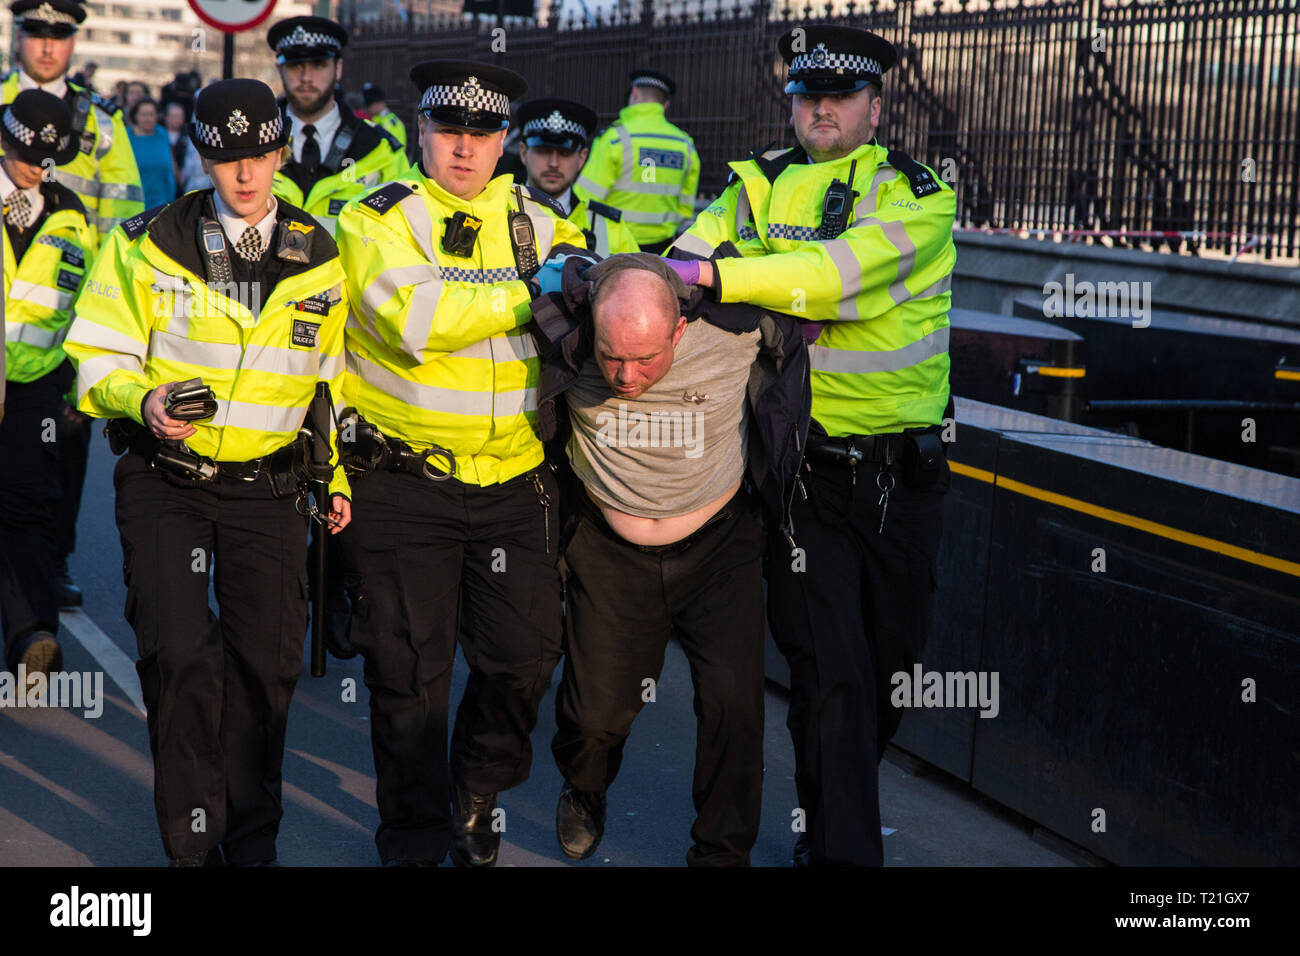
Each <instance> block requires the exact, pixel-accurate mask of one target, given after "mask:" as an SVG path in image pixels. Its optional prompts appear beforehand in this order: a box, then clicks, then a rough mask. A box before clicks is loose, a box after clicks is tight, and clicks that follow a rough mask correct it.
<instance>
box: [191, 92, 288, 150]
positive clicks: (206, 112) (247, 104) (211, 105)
mask: <svg viewBox="0 0 1300 956" xmlns="http://www.w3.org/2000/svg"><path fill="white" fill-rule="evenodd" d="M288 138H289V134H288V131H287V130H286V129H285V128H284V117H283V116H282V115H281V114H280V107H279V104H277V103H276V101H275V93H273V92H272V91H271V88H270V87H269V86H267V85H266V84H265V83H263V82H262V81H261V80H247V79H243V80H218V81H216V82H215V83H211V84H209V85H208V86H205V87H204V88H203V89H202V91H200V93H199V95H198V99H196V100H195V101H194V119H193V120H192V121H191V122H190V140H191V141H193V143H194V148H195V149H196V150H198V153H199V155H200V156H202V157H203V158H204V159H210V160H212V161H214V162H218V163H228V162H231V161H232V160H236V159H243V158H244V157H246V156H260V155H261V154H262V153H269V152H271V151H272V150H276V149H280V148H282V147H283V146H284V144H285V143H286V142H288Z"/></svg>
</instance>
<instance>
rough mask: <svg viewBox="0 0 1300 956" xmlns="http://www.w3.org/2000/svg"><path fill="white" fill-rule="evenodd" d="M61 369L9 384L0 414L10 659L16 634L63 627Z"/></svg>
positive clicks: (1, 539)
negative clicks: (58, 588)
mask: <svg viewBox="0 0 1300 956" xmlns="http://www.w3.org/2000/svg"><path fill="white" fill-rule="evenodd" d="M65 381H66V377H65V375H64V373H63V372H62V371H61V370H59V369H56V370H55V371H53V372H50V373H49V374H48V375H44V376H42V377H41V378H38V379H36V380H35V381H34V382H9V383H7V385H6V396H5V415H4V420H3V421H0V563H2V564H3V565H5V566H6V567H5V568H3V569H0V617H3V623H4V646H5V661H6V666H10V665H12V664H13V663H14V662H13V661H11V660H9V656H10V652H11V650H12V649H13V645H14V644H15V642H16V641H17V640H18V639H19V638H20V637H22V636H23V635H25V634H28V633H30V632H31V631H49V632H50V633H51V634H57V633H58V632H59V608H58V604H57V603H56V599H55V593H54V586H53V585H54V563H55V560H56V556H57V555H56V547H57V546H56V532H55V528H56V526H57V519H56V516H55V512H56V508H57V506H58V502H59V495H60V489H61V484H60V477H59V475H60V457H61V455H62V453H63V447H62V444H61V443H60V441H59V435H58V424H57V423H58V421H59V418H60V417H61V416H60V415H59V400H60V398H59V396H60V394H61V393H62V390H63V387H64V384H65Z"/></svg>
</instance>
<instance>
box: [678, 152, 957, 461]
mask: <svg viewBox="0 0 1300 956" xmlns="http://www.w3.org/2000/svg"><path fill="white" fill-rule="evenodd" d="M887 157H892V158H893V159H894V161H895V162H896V163H897V164H898V167H899V168H895V166H891V165H890V163H889V162H888V161H887ZM805 159H806V157H805V155H804V153H803V150H801V149H796V150H772V151H770V152H768V153H765V154H764V155H763V157H762V159H761V160H760V161H755V160H745V161H743V162H736V163H731V164H730V165H731V168H732V169H733V170H734V171H735V173H736V176H737V177H738V180H737V181H736V182H733V183H732V184H731V185H729V186H728V187H727V188H726V189H725V190H724V191H723V193H722V195H721V196H719V197H718V199H717V201H715V202H714V203H713V204H712V205H710V206H709V207H708V208H707V209H705V210H704V212H702V213H700V215H699V218H698V219H696V221H695V223H694V224H693V225H692V226H691V228H690V229H689V230H687V232H686V233H685V234H684V235H682V236H681V237H679V238H678V239H677V241H676V242H675V243H674V244H673V248H674V249H680V250H681V251H683V252H686V253H689V254H690V255H692V256H698V257H700V258H709V257H711V256H712V255H713V254H714V253H715V251H716V250H717V249H718V247H719V246H720V245H722V244H723V243H724V242H731V243H732V244H733V245H734V246H735V247H736V249H737V250H738V251H739V252H740V255H741V257H742V258H734V257H732V258H720V259H717V260H715V262H714V270H715V275H716V277H717V282H718V299H719V301H721V302H751V303H753V304H754V305H759V306H762V307H764V308H768V309H772V310H773V311H779V312H785V313H787V314H790V315H796V316H799V317H800V318H803V319H808V320H811V321H816V322H825V323H826V325H825V326H823V328H822V330H821V334H820V335H819V336H818V338H817V341H816V342H815V343H814V344H813V345H812V346H811V348H810V359H811V363H812V374H811V379H812V396H813V400H812V414H813V418H815V419H817V421H819V422H820V423H821V424H822V426H823V427H824V428H825V429H826V431H827V433H828V434H829V435H831V436H832V437H836V436H842V435H871V434H880V433H888V432H897V431H901V430H902V429H905V428H913V427H919V426H925V425H937V424H939V423H940V422H941V421H942V419H943V412H944V408H945V407H946V406H947V404H948V369H949V361H948V309H949V306H950V305H951V302H952V293H951V292H950V291H949V289H950V287H951V284H952V270H953V266H954V265H955V263H956V261H957V252H956V247H955V245H954V244H953V233H952V228H953V218H954V215H955V212H956V199H955V196H954V194H953V191H952V189H951V188H950V187H949V186H948V185H947V184H946V183H944V182H942V181H941V180H940V179H939V178H938V177H936V176H935V175H934V173H933V171H931V170H929V169H927V168H926V167H924V166H922V165H920V164H919V163H915V162H914V161H912V160H911V159H909V158H908V157H907V156H906V155H904V154H902V153H892V154H891V153H890V152H889V151H888V150H886V149H885V148H884V147H883V146H879V145H876V144H872V143H869V144H867V145H865V146H859V147H858V148H857V149H855V150H854V151H853V152H852V153H850V154H849V155H847V156H845V157H844V158H842V159H836V160H832V161H829V162H825V163H811V164H810V163H807V162H806V161H805ZM854 160H856V161H857V167H856V169H855V170H854V175H853V183H852V188H853V190H854V191H855V192H856V193H857V195H856V196H855V197H854V202H855V205H854V206H853V211H852V215H851V216H850V217H849V219H848V228H847V229H845V230H844V232H843V233H842V234H841V235H840V236H839V237H838V238H836V239H830V240H819V239H817V238H816V235H817V230H818V228H819V227H820V225H821V212H822V202H823V199H824V197H825V195H826V188H827V187H828V186H829V185H830V184H831V181H832V180H834V179H838V180H840V181H841V182H846V181H847V180H848V176H849V167H850V165H851V164H852V163H853V161H854ZM760 162H761V163H763V164H764V165H766V166H767V168H768V172H770V173H773V174H774V179H769V178H768V175H766V174H765V173H764V170H763V166H761V165H760ZM904 169H906V170H908V171H910V173H911V174H912V177H913V179H915V180H916V181H917V182H918V183H919V185H918V186H917V187H916V188H917V189H918V190H919V192H914V191H913V189H914V187H913V183H912V180H910V179H909V177H908V176H907V175H904Z"/></svg>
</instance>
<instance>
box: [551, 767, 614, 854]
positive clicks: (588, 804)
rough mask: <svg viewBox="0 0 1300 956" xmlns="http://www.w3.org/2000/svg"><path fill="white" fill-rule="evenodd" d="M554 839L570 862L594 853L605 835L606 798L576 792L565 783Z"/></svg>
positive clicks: (557, 813) (558, 809) (583, 791)
mask: <svg viewBox="0 0 1300 956" xmlns="http://www.w3.org/2000/svg"><path fill="white" fill-rule="evenodd" d="M555 835H556V837H557V838H558V839H559V841H560V849H561V850H563V851H564V855H565V856H567V857H568V858H569V859H571V860H585V859H586V858H587V857H589V856H591V855H592V854H593V853H595V852H596V847H598V846H600V838H601V837H603V836H604V835H605V794H603V793H589V792H587V791H585V790H574V789H573V787H571V786H570V785H569V784H568V782H565V784H564V789H563V790H561V791H560V802H559V805H558V806H556V808H555Z"/></svg>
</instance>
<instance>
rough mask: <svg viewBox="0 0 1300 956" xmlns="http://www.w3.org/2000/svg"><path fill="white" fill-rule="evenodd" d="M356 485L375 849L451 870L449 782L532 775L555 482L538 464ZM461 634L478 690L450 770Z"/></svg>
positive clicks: (464, 716)
mask: <svg viewBox="0 0 1300 956" xmlns="http://www.w3.org/2000/svg"><path fill="white" fill-rule="evenodd" d="M535 481H536V482H539V483H540V484H541V487H542V491H543V493H544V494H545V495H546V496H547V497H548V498H549V499H550V505H549V506H544V505H543V504H542V501H541V497H542V496H541V495H539V493H538V490H537V486H536V484H535V483H534V482H535ZM352 488H353V493H354V501H355V504H354V510H353V513H354V515H355V517H354V518H353V521H352V526H351V527H350V528H349V529H348V530H347V531H345V532H344V535H345V536H346V538H345V541H344V542H343V544H344V548H345V549H346V550H347V552H348V554H347V560H348V562H349V567H350V568H351V569H352V570H353V571H354V572H355V573H356V574H357V575H358V577H359V583H358V585H357V590H356V592H355V593H354V595H353V605H352V634H351V637H352V643H353V644H354V645H355V646H356V647H357V649H358V650H359V651H360V652H361V653H362V655H363V656H364V658H365V667H364V674H365V682H366V686H367V688H369V691H370V735H371V743H372V745H373V747H374V756H375V775H376V791H377V802H378V806H379V819H380V825H379V829H378V831H377V832H376V834H375V842H376V844H377V846H378V849H379V855H380V858H381V859H382V861H383V862H385V863H387V862H389V861H390V860H416V859H418V860H432V861H438V862H441V860H442V859H443V857H444V856H445V855H446V852H447V849H448V846H449V845H450V841H451V786H452V784H453V782H454V783H455V784H458V785H460V786H463V787H465V788H467V789H469V790H471V791H473V792H475V793H496V792H498V791H501V790H508V789H510V788H511V787H514V786H517V785H518V784H520V783H522V782H523V781H524V780H526V779H527V778H528V773H529V770H530V769H531V767H532V745H531V743H530V741H529V735H530V734H531V733H532V731H533V728H534V727H536V725H537V709H538V706H539V705H540V703H541V700H542V697H543V696H544V695H545V693H546V690H547V688H548V687H550V683H551V675H552V674H553V673H554V671H555V665H556V664H557V663H558V662H559V658H560V645H561V634H560V629H561V624H560V616H561V607H560V577H559V569H558V567H557V565H558V556H557V552H558V550H559V548H558V534H559V522H558V517H557V514H556V512H557V505H556V503H557V502H558V498H559V494H558V490H557V487H556V481H555V476H554V474H553V473H552V471H551V469H550V468H549V467H547V466H545V465H543V466H541V467H539V468H536V469H534V470H533V471H531V472H528V473H527V474H524V475H520V476H518V477H516V478H512V479H510V480H509V481H506V482H503V483H501V484H497V485H488V486H486V487H479V486H476V485H469V484H464V483H462V482H460V481H458V480H456V479H454V478H449V479H447V480H444V481H431V480H429V479H428V478H425V477H423V476H419V475H412V474H407V473H403V472H391V471H376V472H374V473H372V474H369V475H367V476H365V477H358V478H356V479H354V480H353V482H352ZM548 539H549V541H548ZM458 638H459V641H460V646H461V650H462V651H463V653H464V655H465V661H466V663H467V664H468V665H469V681H468V684H467V686H466V688H465V694H464V697H463V698H462V699H461V702H460V707H459V709H458V710H457V712H456V722H455V728H454V730H453V732H452V735H451V756H450V762H449V761H448V742H447V725H448V713H447V711H448V706H449V697H450V693H451V677H452V666H453V664H454V662H455V655H456V643H457V639H458Z"/></svg>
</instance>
